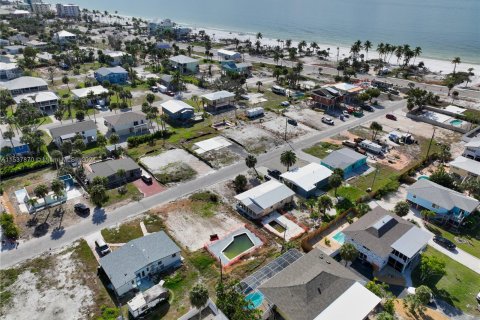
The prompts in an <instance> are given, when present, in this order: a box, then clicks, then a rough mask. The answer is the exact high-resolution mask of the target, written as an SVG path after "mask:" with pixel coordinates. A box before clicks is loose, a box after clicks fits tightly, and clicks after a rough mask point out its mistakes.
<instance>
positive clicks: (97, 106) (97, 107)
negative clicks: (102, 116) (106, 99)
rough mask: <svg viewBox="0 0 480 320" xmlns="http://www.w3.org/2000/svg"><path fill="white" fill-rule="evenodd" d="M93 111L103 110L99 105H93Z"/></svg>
mask: <svg viewBox="0 0 480 320" xmlns="http://www.w3.org/2000/svg"><path fill="white" fill-rule="evenodd" d="M95 109H97V110H103V107H102V106H101V105H99V104H96V105H95Z"/></svg>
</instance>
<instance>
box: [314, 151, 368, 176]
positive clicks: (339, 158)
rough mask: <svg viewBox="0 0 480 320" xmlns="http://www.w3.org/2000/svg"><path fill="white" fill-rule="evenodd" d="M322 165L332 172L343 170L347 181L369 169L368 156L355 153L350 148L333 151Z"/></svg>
mask: <svg viewBox="0 0 480 320" xmlns="http://www.w3.org/2000/svg"><path fill="white" fill-rule="evenodd" d="M321 164H322V165H323V166H325V167H327V168H328V169H330V170H332V171H333V170H335V169H342V170H343V178H344V179H346V178H348V177H351V176H352V175H355V174H357V173H358V172H360V171H364V170H365V169H366V168H367V156H365V155H363V154H360V153H358V152H355V151H354V150H352V149H350V148H342V149H340V150H335V151H332V152H331V153H330V154H329V155H328V156H326V157H325V158H324V159H323V160H322V161H321Z"/></svg>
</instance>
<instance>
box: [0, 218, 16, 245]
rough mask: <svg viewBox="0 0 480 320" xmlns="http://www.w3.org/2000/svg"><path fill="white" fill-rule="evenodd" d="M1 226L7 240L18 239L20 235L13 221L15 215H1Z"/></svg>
mask: <svg viewBox="0 0 480 320" xmlns="http://www.w3.org/2000/svg"><path fill="white" fill-rule="evenodd" d="M0 226H1V227H2V229H3V232H4V234H5V236H6V237H7V238H10V239H17V238H18V235H19V233H20V231H19V229H18V227H17V226H16V225H15V221H13V215H11V214H8V213H3V214H1V215H0Z"/></svg>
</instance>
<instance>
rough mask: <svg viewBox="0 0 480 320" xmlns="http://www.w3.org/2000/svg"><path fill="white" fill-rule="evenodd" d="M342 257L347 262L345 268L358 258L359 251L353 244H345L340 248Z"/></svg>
mask: <svg viewBox="0 0 480 320" xmlns="http://www.w3.org/2000/svg"><path fill="white" fill-rule="evenodd" d="M340 256H341V257H342V259H343V260H345V267H346V266H347V263H348V262H349V261H350V262H352V261H353V260H355V259H356V258H357V256H358V251H357V249H356V248H355V246H354V245H353V244H351V243H345V244H343V245H342V246H341V247H340Z"/></svg>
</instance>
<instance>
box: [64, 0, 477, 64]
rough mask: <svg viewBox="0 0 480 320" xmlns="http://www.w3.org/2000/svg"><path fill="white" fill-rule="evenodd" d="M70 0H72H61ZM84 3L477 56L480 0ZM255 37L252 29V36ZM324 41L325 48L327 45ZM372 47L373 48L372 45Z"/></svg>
mask: <svg viewBox="0 0 480 320" xmlns="http://www.w3.org/2000/svg"><path fill="white" fill-rule="evenodd" d="M60 2H63V3H67V2H71V1H70V0H60ZM75 3H76V4H79V5H80V6H81V7H82V8H83V7H85V8H89V9H98V10H108V11H109V12H110V13H114V12H115V11H118V13H119V14H124V15H129V16H137V17H144V18H149V19H151V18H171V19H173V20H174V21H176V22H180V23H184V24H189V25H190V26H192V27H207V28H217V29H222V30H229V31H239V32H247V33H249V32H252V33H256V32H262V34H263V36H264V37H266V38H273V39H277V38H279V39H293V40H306V41H308V42H310V41H317V42H318V43H325V44H331V45H342V46H343V45H348V46H350V45H351V44H352V43H353V42H354V41H355V40H358V39H360V40H362V41H365V40H370V41H372V42H373V43H374V48H375V47H376V45H377V44H378V43H379V42H388V43H391V44H397V45H400V44H409V45H410V46H411V47H417V46H420V47H422V49H423V54H422V56H425V57H431V58H438V59H448V60H451V59H452V58H453V57H455V56H460V57H461V58H462V61H464V62H472V63H480V54H479V52H480V23H479V13H480V1H478V0H455V1H452V0H422V1H418V0H362V1H358V0H342V1H332V0H329V1H327V0H296V1H292V0H243V1H241V2H238V1H220V0H206V1H198V0H182V1H166V0H136V1H131V0H116V1H108V0H77V1H75ZM252 39H253V37H252ZM323 49H325V48H323ZM372 50H374V49H372Z"/></svg>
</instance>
